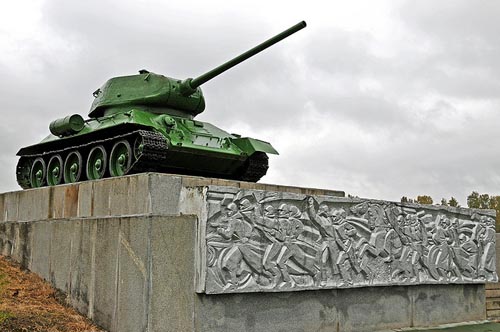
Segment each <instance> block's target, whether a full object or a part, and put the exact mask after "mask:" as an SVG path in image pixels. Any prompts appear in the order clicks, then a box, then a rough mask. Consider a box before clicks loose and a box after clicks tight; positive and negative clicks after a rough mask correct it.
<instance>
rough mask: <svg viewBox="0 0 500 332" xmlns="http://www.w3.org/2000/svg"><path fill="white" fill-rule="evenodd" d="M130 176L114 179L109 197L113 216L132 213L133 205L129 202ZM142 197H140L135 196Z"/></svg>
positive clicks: (110, 211)
mask: <svg viewBox="0 0 500 332" xmlns="http://www.w3.org/2000/svg"><path fill="white" fill-rule="evenodd" d="M129 183H130V177H128V176H125V177H120V178H117V179H116V180H115V181H113V183H112V186H111V194H110V197H109V213H110V215H111V216H123V215H129V214H132V212H131V211H132V209H131V206H129V204H128V195H129ZM135 199H140V197H135Z"/></svg>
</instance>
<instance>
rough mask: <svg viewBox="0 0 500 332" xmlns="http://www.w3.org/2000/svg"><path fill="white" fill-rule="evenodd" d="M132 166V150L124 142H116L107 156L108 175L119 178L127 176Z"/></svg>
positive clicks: (128, 144)
mask: <svg viewBox="0 0 500 332" xmlns="http://www.w3.org/2000/svg"><path fill="white" fill-rule="evenodd" d="M131 165H132V148H131V147H130V143H129V142H127V141H126V140H122V141H118V142H116V143H115V145H114V146H113V149H112V150H111V155H110V156H109V174H111V176H121V175H125V174H127V172H128V171H129V169H130V166H131Z"/></svg>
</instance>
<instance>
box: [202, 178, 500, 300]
mask: <svg viewBox="0 0 500 332" xmlns="http://www.w3.org/2000/svg"><path fill="white" fill-rule="evenodd" d="M219 188H220V189H219ZM228 191H229V190H228V189H227V188H224V189H222V187H213V186H210V187H209V190H208V192H207V213H208V216H207V220H206V225H205V227H206V237H205V249H206V250H205V255H206V257H205V260H202V261H205V262H206V266H205V267H204V268H205V271H204V272H205V273H204V275H205V287H204V290H205V292H206V293H239V292H276V291H296V290H308V289H332V288H349V287H366V286H375V285H377V286H384V285H387V286H390V285H407V284H408V285H411V284H430V283H481V282H486V281H496V280H497V275H496V267H495V229H494V219H493V218H492V216H491V214H489V213H487V212H484V213H483V212H481V211H477V210H468V209H460V210H458V209H446V208H437V207H425V206H417V205H412V206H408V205H402V204H399V203H393V202H386V201H374V200H363V199H358V198H355V199H348V198H334V197H327V196H317V197H313V196H305V195H299V194H290V193H274V192H266V191H257V190H236V189H235V190H233V191H232V192H228ZM457 211H458V212H457Z"/></svg>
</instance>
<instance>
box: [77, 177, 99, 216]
mask: <svg viewBox="0 0 500 332" xmlns="http://www.w3.org/2000/svg"><path fill="white" fill-rule="evenodd" d="M94 182H95V181H87V182H82V183H80V184H79V186H78V216H79V217H90V216H92V213H93V205H92V204H93V195H94V192H93V187H94Z"/></svg>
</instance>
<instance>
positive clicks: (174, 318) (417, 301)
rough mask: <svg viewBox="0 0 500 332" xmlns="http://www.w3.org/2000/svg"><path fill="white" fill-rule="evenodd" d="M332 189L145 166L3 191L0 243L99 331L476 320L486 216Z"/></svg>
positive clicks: (487, 261)
mask: <svg viewBox="0 0 500 332" xmlns="http://www.w3.org/2000/svg"><path fill="white" fill-rule="evenodd" d="M343 196H344V195H343V192H339V191H325V190H319V189H306V188H296V187H282V186H273V185H263V184H253V183H244V182H234V181H224V180H211V179H204V178H197V177H186V176H174V175H165V174H155V173H151V174H140V175H134V176H127V177H121V178H113V179H105V180H100V181H94V182H88V183H81V184H74V185H64V186H58V187H53V188H41V189H34V190H27V191H19V192H12V193H6V194H3V195H0V221H1V222H0V252H1V253H2V254H3V255H7V256H10V257H12V258H13V259H15V260H17V261H19V262H21V264H23V265H24V266H25V267H27V268H29V269H30V270H32V271H34V272H36V273H38V274H39V275H41V276H42V277H43V278H45V279H46V280H48V281H50V282H51V283H52V284H53V285H54V286H56V287H57V288H59V289H61V290H63V291H65V292H67V293H68V295H69V299H70V301H71V304H72V305H73V306H74V307H75V308H77V309H78V310H79V311H80V312H82V313H84V314H85V315H87V316H88V317H90V318H92V319H93V320H94V321H95V322H96V323H98V324H99V325H101V326H103V327H104V328H106V329H109V330H110V331H111V332H115V331H120V332H129V331H130V332H132V331H134V332H135V331H155V332H156V331H176V332H177V331H203V332H205V331H262V330H267V331H290V332H294V331H297V332H299V331H301V332H302V331H304V332H305V331H376V330H383V329H388V328H398V327H409V326H433V325H437V324H442V323H450V322H460V321H470V320H481V319H484V317H485V300H484V282H485V281H487V280H489V281H494V280H496V271H495V255H494V250H493V252H492V251H491V250H490V247H491V245H493V248H494V245H495V242H494V240H493V241H491V239H490V229H491V225H490V224H491V217H492V216H493V215H492V212H491V211H484V210H483V211H473V210H468V209H455V208H441V207H423V206H418V205H401V204H399V203H391V202H383V201H374V200H363V199H357V198H356V199H352V198H345V197H343ZM417 230H419V231H418V232H417ZM373 234H375V235H373ZM380 239H383V241H382V244H380V243H381V242H379V241H380ZM426 241H427V242H426ZM462 258H468V260H467V261H468V262H469V263H466V262H465V259H462ZM492 262H493V263H492ZM408 263H410V264H408ZM374 286H377V287H374Z"/></svg>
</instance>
